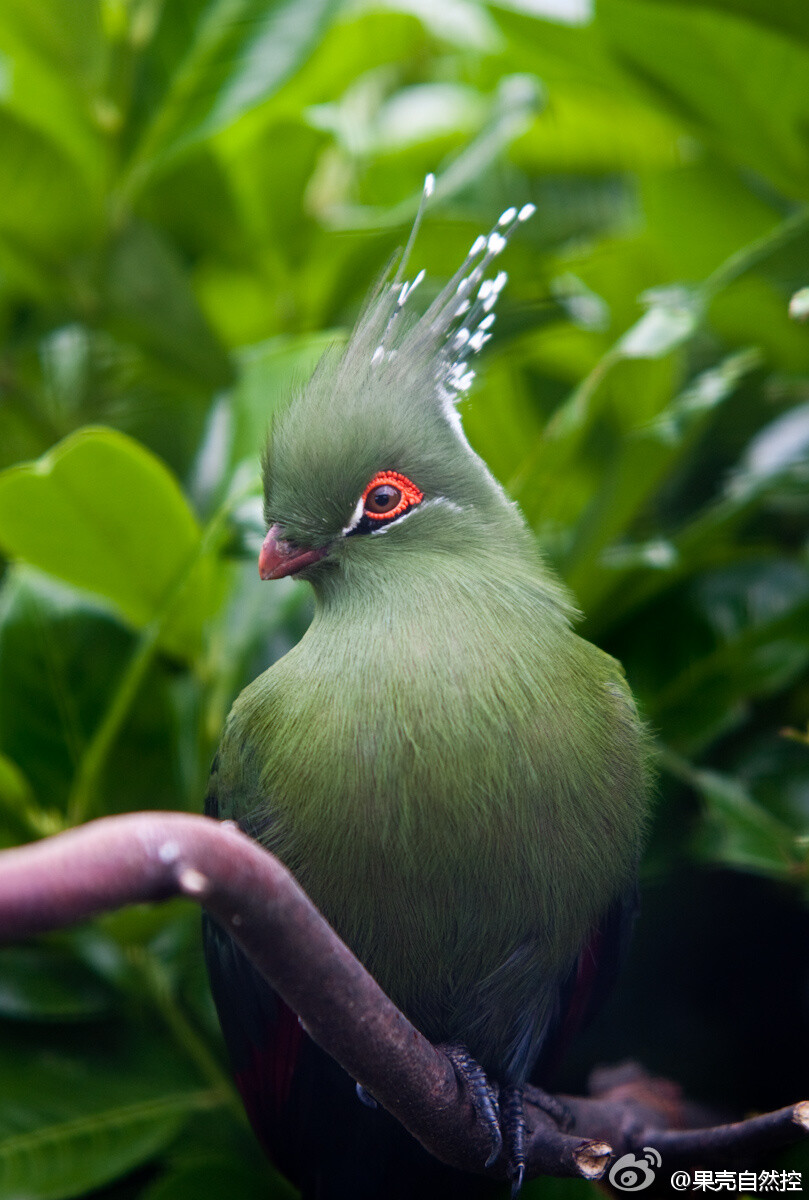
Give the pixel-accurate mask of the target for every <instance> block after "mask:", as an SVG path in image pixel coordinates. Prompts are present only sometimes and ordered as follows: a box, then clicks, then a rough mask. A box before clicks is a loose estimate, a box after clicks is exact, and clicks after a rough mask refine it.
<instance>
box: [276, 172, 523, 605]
mask: <svg viewBox="0 0 809 1200" xmlns="http://www.w3.org/2000/svg"><path fill="white" fill-rule="evenodd" d="M429 190H430V189H429V180H428V185H427V187H426V188H425V193H426V194H427V195H428V194H429ZM532 212H533V206H532V205H526V206H524V207H523V208H522V209H520V210H519V211H517V210H516V209H513V208H512V209H508V210H507V211H506V212H505V213H504V214H503V215H502V216H501V218H500V220H499V221H498V223H497V225H496V226H495V228H494V230H493V231H492V232H491V233H490V234H489V235H488V237H480V238H478V239H477V240H476V242H475V244H474V245H473V246H472V249H471V250H470V253H469V255H468V256H467V258H466V260H465V261H464V263H463V264H462V266H461V268H460V269H459V271H458V272H457V273H456V275H455V276H454V278H453V279H451V280H450V281H449V283H448V284H447V285H446V287H445V288H444V289H443V290H442V291H441V293H440V294H439V295H438V297H437V298H436V299H435V301H434V302H433V303H432V304H431V305H430V307H429V308H428V310H427V312H426V313H424V314H423V315H422V316H421V317H419V316H418V315H415V314H414V313H413V311H412V307H411V305H410V304H409V303H408V302H409V298H410V296H411V295H412V293H413V291H414V289H415V288H416V286H417V285H418V283H420V281H421V279H422V277H423V274H424V273H423V272H421V273H420V274H419V275H418V276H416V278H415V280H413V282H412V283H408V282H405V281H403V280H402V279H401V278H400V276H401V274H402V268H401V267H400V269H399V272H398V273H397V275H396V277H395V278H393V279H392V280H387V281H385V282H384V283H383V284H382V286H381V287H380V288H379V289H378V291H377V292H376V294H375V295H374V296H373V297H372V298H371V300H370V302H369V304H368V305H367V307H366V309H365V312H364V313H363V315H362V317H361V318H360V321H359V323H358V325H357V327H356V329H355V330H354V333H353V334H352V336H351V339H350V341H349V343H348V345H347V347H346V348H345V349H344V350H336V349H335V350H332V351H330V352H328V353H327V354H326V355H325V356H324V358H323V359H322V360H321V362H320V363H319V365H318V367H317V369H316V371H315V373H314V375H313V377H312V379H311V380H310V382H309V383H308V384H307V385H306V387H305V388H304V389H302V390H301V391H300V392H299V393H298V394H297V395H295V396H294V397H293V398H292V400H291V402H290V404H289V405H288V406H287V407H286V408H285V409H284V410H283V411H282V412H281V413H280V414H279V415H278V416H277V417H276V419H275V421H274V423H273V429H272V436H271V439H270V443H269V445H268V447H267V450H266V453H265V456H264V498H265V506H264V507H265V517H266V520H267V524H268V525H269V526H270V529H269V532H268V534H267V536H266V538H265V540H264V544H263V546H262V549H261V555H260V558H259V570H260V573H261V577H262V579H278V578H280V577H281V576H284V575H300V576H303V577H304V578H309V579H311V580H312V582H313V583H315V584H316V585H317V583H318V580H320V579H323V578H328V577H330V576H331V577H333V575H334V573H335V571H339V570H340V569H341V568H342V569H343V570H344V571H346V572H351V570H352V569H353V568H357V567H360V566H361V564H368V563H370V564H372V565H376V566H377V567H379V566H380V564H384V562H385V561H386V560H387V561H388V562H389V561H390V560H389V559H388V555H389V554H390V553H391V552H394V553H396V554H399V553H400V552H401V550H402V549H407V550H413V549H417V550H419V551H420V552H424V551H425V550H426V551H430V552H433V551H435V552H440V553H443V552H452V551H453V549H457V548H458V547H459V546H460V545H465V546H467V548H468V546H469V543H470V541H474V539H475V538H478V539H480V538H485V536H486V532H487V531H493V530H495V529H496V528H497V527H498V526H499V528H500V531H501V535H502V536H504V537H506V538H507V537H508V534H509V531H511V535H512V536H521V535H522V530H523V526H522V522H521V519H520V518H519V517H518V514H517V513H516V510H515V509H514V508H513V506H512V505H510V504H509V503H508V501H507V500H506V498H505V496H504V494H503V492H502V490H501V488H500V487H499V485H498V484H497V483H496V482H495V480H494V479H493V477H492V475H491V474H490V472H489V470H488V468H487V467H486V465H485V463H484V462H483V461H482V459H480V458H479V457H478V455H476V454H475V453H474V451H473V450H472V449H471V448H470V446H469V444H468V442H467V441H466V438H465V436H464V433H463V430H462V428H461V423H460V418H459V416H458V412H457V408H456V405H457V403H458V401H459V400H460V399H462V398H463V396H464V395H465V394H466V392H467V391H468V389H469V387H470V385H471V383H472V380H473V378H474V372H473V371H472V370H471V368H470V361H471V359H472V358H473V357H474V355H475V354H477V352H478V351H479V350H480V349H481V347H482V346H483V345H484V344H485V343H486V342H487V341H488V340H489V337H490V332H489V331H490V329H491V326H492V324H493V322H494V312H493V311H492V310H493V308H494V306H495V303H496V301H497V296H498V294H499V292H500V290H501V288H502V286H503V284H504V283H505V280H506V276H505V274H504V273H503V272H500V273H499V274H496V275H494V277H487V271H488V268H489V267H490V265H491V263H492V261H493V260H494V258H495V257H496V256H497V255H498V254H499V253H500V251H501V250H502V249H503V248H504V247H505V245H506V242H507V240H508V237H509V235H510V234H511V232H512V231H513V230H514V229H515V228H516V227H517V226H518V225H519V224H520V223H521V222H522V221H524V220H526V219H527V218H528V217H529V216H530V215H531V213H532ZM417 224H418V223H417ZM414 233H415V229H414ZM411 243H412V237H411ZM408 249H409V247H408ZM406 258H407V251H406V252H405V258H404V259H403V262H404V261H406ZM504 531H505V532H504ZM518 531H519V532H518Z"/></svg>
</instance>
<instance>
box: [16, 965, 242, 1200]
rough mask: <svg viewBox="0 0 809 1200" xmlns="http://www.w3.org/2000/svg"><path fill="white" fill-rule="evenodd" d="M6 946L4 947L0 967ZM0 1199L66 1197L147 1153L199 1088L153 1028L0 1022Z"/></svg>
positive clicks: (202, 1095)
mask: <svg viewBox="0 0 809 1200" xmlns="http://www.w3.org/2000/svg"><path fill="white" fill-rule="evenodd" d="M1 965H2V956H1V955H0V967H1ZM0 1094H2V1096H3V1105H2V1109H0V1200H68V1198H69V1197H72V1196H77V1195H80V1194H81V1193H82V1192H85V1191H89V1190H90V1189H92V1188H97V1187H100V1186H101V1185H102V1184H104V1183H107V1182H108V1181H110V1180H112V1179H115V1178H117V1177H118V1176H120V1175H122V1174H124V1173H125V1172H126V1171H129V1170H131V1169H132V1168H133V1167H135V1166H137V1165H139V1164H140V1163H143V1162H145V1161H148V1160H149V1159H150V1158H152V1157H153V1156H154V1155H155V1154H156V1153H157V1152H158V1151H160V1150H161V1149H162V1148H163V1147H165V1146H166V1145H168V1143H169V1142H170V1141H171V1140H172V1138H174V1137H175V1135H176V1134H177V1132H178V1130H179V1129H180V1128H181V1127H182V1125H183V1123H184V1122H185V1121H186V1120H187V1119H188V1118H189V1117H190V1116H192V1115H193V1114H194V1113H197V1112H201V1111H205V1110H207V1109H211V1108H216V1107H218V1106H219V1105H221V1104H222V1102H223V1097H222V1096H220V1095H219V1094H218V1093H217V1092H216V1091H213V1090H211V1089H202V1088H200V1087H199V1086H198V1084H197V1083H196V1081H195V1080H194V1077H193V1075H192V1074H191V1072H190V1071H189V1070H188V1069H187V1068H186V1067H185V1065H184V1064H183V1062H182V1060H181V1059H179V1058H178V1055H177V1053H176V1051H173V1049H172V1047H171V1045H170V1044H169V1043H167V1042H166V1040H165V1038H164V1037H163V1036H162V1035H161V1034H160V1032H159V1031H158V1030H157V1029H151V1030H146V1029H145V1028H144V1027H142V1026H139V1025H136V1024H131V1023H124V1022H121V1023H119V1024H117V1025H115V1026H114V1027H113V1026H110V1025H109V1024H102V1025H96V1026H94V1027H93V1036H92V1037H89V1036H88V1031H87V1027H86V1026H84V1025H82V1026H80V1027H77V1028H76V1029H75V1031H74V1032H71V1029H70V1027H67V1028H65V1027H54V1028H53V1029H49V1028H48V1027H47V1026H42V1025H39V1026H36V1027H34V1026H31V1027H30V1030H29V1029H28V1028H27V1027H26V1026H20V1025H19V1024H18V1023H16V1022H15V1024H14V1026H13V1031H12V1032H11V1033H9V1032H8V1031H7V1028H6V1029H5V1030H4V1029H2V1028H0Z"/></svg>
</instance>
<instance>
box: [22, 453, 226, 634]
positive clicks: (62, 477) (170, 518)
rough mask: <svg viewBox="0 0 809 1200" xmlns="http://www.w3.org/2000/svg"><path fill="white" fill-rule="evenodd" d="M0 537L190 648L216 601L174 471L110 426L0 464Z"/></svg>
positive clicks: (208, 563) (209, 568)
mask: <svg viewBox="0 0 809 1200" xmlns="http://www.w3.org/2000/svg"><path fill="white" fill-rule="evenodd" d="M0 546H2V548H3V549H4V550H5V552H6V553H7V554H9V555H11V556H13V557H14V558H17V559H20V560H21V561H23V562H28V563H31V564H32V565H34V566H37V567H39V568H40V569H41V570H43V571H46V572H48V573H50V574H52V575H55V576H57V577H58V578H60V579H64V580H66V581H67V582H68V583H71V584H73V585H74V586H75V587H79V588H84V589H85V590H87V591H89V592H94V593H95V594H97V595H99V596H102V597H103V598H104V599H105V600H108V601H109V602H110V603H111V604H113V605H114V607H115V608H116V609H117V610H118V611H119V612H121V614H122V615H123V616H124V617H125V618H126V620H127V621H129V622H130V623H131V624H133V625H134V626H135V627H137V628H142V627H144V626H146V625H149V624H150V623H151V622H153V621H156V620H159V621H160V622H161V636H160V640H161V643H162V644H163V645H164V646H165V647H166V648H167V649H169V650H172V651H174V652H176V653H179V654H182V655H183V656H188V655H193V654H194V653H195V652H196V650H197V649H198V646H199V640H200V637H201V634H202V627H203V624H204V622H205V620H206V618H207V617H208V616H209V615H210V613H211V611H212V610H213V608H214V607H215V605H216V602H217V590H216V586H215V578H214V563H213V561H212V560H211V558H210V556H209V555H208V556H206V555H205V554H204V553H203V550H202V542H201V532H200V528H199V526H198V524H197V521H196V519H195V517H194V515H193V513H192V512H191V510H190V508H189V507H188V504H187V502H186V500H185V498H184V496H183V494H182V492H181V490H180V487H179V485H178V483H177V482H176V480H175V479H174V477H173V476H172V475H171V474H170V472H169V471H168V470H167V468H166V467H164V466H163V464H162V463H161V462H160V461H159V459H157V458H155V457H154V456H153V455H152V454H150V453H149V452H148V451H147V450H146V449H144V447H143V446H140V445H139V444H138V443H137V442H135V441H133V440H132V439H131V438H128V437H126V436H125V435H123V434H121V433H117V432H115V431H114V430H111V429H106V430H105V429H89V430H83V431H81V432H79V433H77V434H74V435H72V436H71V437H69V438H67V439H66V440H65V441H64V442H61V443H60V444H59V445H58V446H56V447H55V448H54V449H53V450H52V451H50V452H49V453H48V454H47V455H45V456H44V458H41V459H39V460H38V461H37V462H35V463H26V464H24V465H22V466H19V467H12V468H10V469H8V470H6V471H4V472H2V473H0Z"/></svg>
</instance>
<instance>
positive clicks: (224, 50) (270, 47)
mask: <svg viewBox="0 0 809 1200" xmlns="http://www.w3.org/2000/svg"><path fill="white" fill-rule="evenodd" d="M334 10H335V4H334V0H309V2H308V3H307V4H305V5H302V4H301V3H300V2H299V0H270V3H268V2H267V0H210V2H209V3H208V4H206V5H205V7H204V11H203V12H202V14H201V15H200V16H198V18H197V20H196V21H195V23H194V24H193V26H192V27H191V29H190V30H188V29H187V28H186V29H185V30H184V32H185V35H186V37H188V34H189V32H190V35H191V36H190V39H189V40H187V41H186V42H185V43H180V46H178V47H176V48H177V49H179V48H181V50H182V57H181V58H180V60H179V61H176V62H175V63H174V64H173V69H172V71H171V75H170V84H169V87H168V90H167V92H166V94H165V95H164V96H163V98H162V101H161V103H160V105H159V106H158V107H157V108H156V110H155V111H154V113H153V114H152V116H151V120H150V122H149V125H148V127H147V129H146V131H145V133H144V135H143V137H142V139H141V141H140V144H139V145H138V147H137V149H136V151H135V154H134V156H133V160H132V164H131V166H130V171H129V177H130V182H131V183H132V184H134V185H136V186H139V185H140V184H141V182H142V181H143V180H144V179H145V178H146V177H147V176H148V175H149V174H151V172H153V171H154V170H155V168H157V167H159V166H163V165H164V164H165V163H166V162H167V161H168V160H170V159H171V158H173V157H174V156H176V155H177V154H179V153H180V152H181V151H183V150H186V149H188V147H190V146H191V145H192V144H193V143H194V142H197V141H199V140H201V139H202V138H205V137H210V136H211V135H212V134H213V133H215V132H217V131H218V130H221V129H224V128H226V127H227V126H229V125H231V124H232V123H233V122H234V121H236V120H237V118H238V117H240V116H242V115H243V114H244V113H246V112H248V111H249V110H250V109H253V108H255V107H256V106H257V105H259V104H261V103H262V102H263V101H265V100H266V99H267V98H268V97H269V96H271V95H272V94H273V93H274V92H275V91H277V90H278V88H279V87H280V86H281V85H282V84H283V83H284V82H285V81H286V80H287V79H288V78H289V77H290V75H292V73H293V72H294V71H295V70H296V69H297V68H298V67H299V66H300V64H301V63H302V62H303V61H304V59H305V58H306V56H307V55H308V53H309V52H310V50H311V48H312V46H313V45H314V43H315V40H316V39H317V37H318V35H319V34H320V33H321V32H322V30H323V28H324V26H325V24H326V22H327V21H328V19H329V18H330V16H331V14H332V13H333V12H334ZM173 48H174V47H173Z"/></svg>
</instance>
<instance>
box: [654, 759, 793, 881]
mask: <svg viewBox="0 0 809 1200" xmlns="http://www.w3.org/2000/svg"><path fill="white" fill-rule="evenodd" d="M663 763H664V765H665V766H667V767H668V768H669V770H671V771H672V773H673V774H674V775H676V776H677V777H678V778H680V779H683V780H684V781H685V782H686V783H688V784H689V785H690V786H691V787H693V788H694V789H695V790H696V791H697V792H698V793H699V795H700V796H701V798H702V800H703V802H704V804H705V816H706V825H705V826H704V827H703V828H702V830H701V831H700V835H699V846H698V850H699V854H700V857H702V858H707V859H709V860H711V861H713V862H721V863H725V864H727V865H728V866H732V867H737V868H739V869H741V870H744V871H754V872H756V873H761V874H765V875H771V876H774V877H775V878H780V879H787V878H790V877H791V876H794V875H796V873H797V871H798V869H799V868H800V865H801V864H800V858H801V856H800V854H799V852H798V851H799V848H798V846H797V843H796V839H795V835H794V833H793V832H792V831H791V830H790V829H789V827H788V826H786V825H784V824H782V822H780V821H779V820H778V819H777V818H776V817H774V816H773V815H772V814H771V813H769V812H768V811H767V809H766V808H764V807H763V806H762V805H760V804H758V803H757V802H756V801H755V800H754V798H753V797H752V796H751V795H750V793H749V792H748V790H747V789H746V788H745V787H744V785H743V784H742V783H741V782H740V781H739V780H737V779H733V778H731V777H730V776H728V775H724V774H722V773H720V772H718V771H711V770H706V769H703V768H698V767H694V766H693V765H692V764H691V763H688V762H686V761H685V760H684V759H681V758H679V757H677V756H676V755H672V754H670V753H668V752H666V753H664V755H663Z"/></svg>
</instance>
